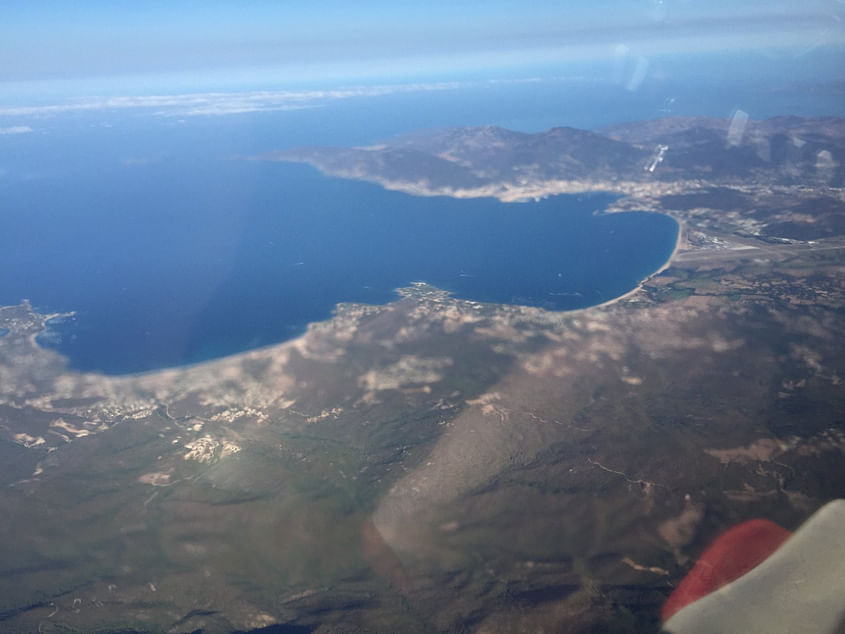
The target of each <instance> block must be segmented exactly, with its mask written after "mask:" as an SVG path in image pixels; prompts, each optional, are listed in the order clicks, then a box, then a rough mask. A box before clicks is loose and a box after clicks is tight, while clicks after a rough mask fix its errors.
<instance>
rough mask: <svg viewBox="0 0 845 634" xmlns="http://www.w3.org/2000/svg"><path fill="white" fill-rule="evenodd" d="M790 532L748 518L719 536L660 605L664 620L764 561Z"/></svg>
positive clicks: (763, 521)
mask: <svg viewBox="0 0 845 634" xmlns="http://www.w3.org/2000/svg"><path fill="white" fill-rule="evenodd" d="M790 535H791V533H790V532H789V531H788V530H786V529H785V528H781V527H780V526H778V525H777V524H775V523H774V522H770V521H769V520H762V519H757V520H748V521H747V522H743V523H742V524H737V525H736V526H734V527H733V528H729V529H728V530H726V531H725V532H724V533H722V534H721V535H719V537H717V538H716V541H714V542H713V543H712V544H710V546H709V547H708V548H707V550H705V551H704V553H703V554H702V555H701V557H700V558H699V559H698V561H697V562H696V564H695V566H693V567H692V570H690V571H689V572H688V573H687V576H686V577H684V578H683V580H682V581H681V583H680V584H679V585H678V587H677V588H675V591H674V592H673V593H672V594H671V595H670V596H669V598H668V599H667V600H666V603H664V604H663V610H662V611H661V616H662V617H663V621H664V622H665V621H667V620H669V618H670V617H671V616H672V615H673V614H675V612H677V611H678V610H680V609H681V608H683V607H684V606H686V605H688V604H689V603H692V602H693V601H696V600H698V599H700V598H701V597H703V596H705V595H708V594H710V593H711V592H713V591H714V590H717V589H718V588H721V587H722V586H724V585H725V584H728V583H730V582H731V581H733V580H734V579H738V578H739V577H741V576H742V575H744V574H745V573H746V572H748V571H749V570H751V569H752V568H754V567H755V566H757V565H758V564H760V563H762V562H763V561H765V560H766V559H767V558H768V556H769V555H771V554H772V553H773V552H775V551H776V550H777V549H778V548H779V547H780V545H781V544H782V543H783V542H785V541H786V540H787V538H788V537H789V536H790Z"/></svg>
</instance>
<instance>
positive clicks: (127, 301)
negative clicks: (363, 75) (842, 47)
mask: <svg viewBox="0 0 845 634" xmlns="http://www.w3.org/2000/svg"><path fill="white" fill-rule="evenodd" d="M487 90H488V93H487V94H486V95H485V94H480V93H477V94H476V93H472V91H470V92H456V93H448V94H447V93H432V94H417V95H407V94H399V95H391V96H385V97H379V98H367V99H350V100H346V101H338V102H337V103H329V104H327V105H326V106H325V107H322V108H313V109H307V110H298V111H287V112H263V113H252V114H242V115H229V116H209V117H186V118H177V117H165V116H155V115H152V114H150V113H149V112H147V111H131V110H122V111H97V112H78V113H65V114H62V115H57V116H50V117H43V118H42V119H40V120H37V121H33V122H27V124H28V125H31V126H32V127H33V128H34V129H35V132H33V133H29V134H20V135H9V136H6V137H0V168H2V169H3V172H2V174H3V176H2V177H0V195H1V196H2V232H0V304H4V305H5V304H16V303H18V302H20V301H21V299H23V298H29V299H30V300H31V301H32V302H33V304H34V305H35V306H36V307H37V308H38V309H40V310H41V311H63V312H64V311H75V313H76V315H75V317H74V318H72V319H70V320H67V321H65V322H64V323H60V324H54V325H53V327H52V328H51V330H50V332H49V333H48V334H47V336H44V337H42V342H43V343H44V345H49V346H52V347H55V348H56V349H57V350H59V351H60V352H61V353H63V354H65V355H67V356H68V357H69V359H70V364H71V366H72V367H74V368H78V369H81V370H96V371H101V372H105V373H109V374H123V373H130V372H139V371H146V370H152V369H157V368H162V367H169V366H174V365H181V364H187V363H194V362H199V361H202V360H206V359H210V358H215V357H219V356H223V355H227V354H231V353H235V352H239V351H243V350H246V349H250V348H254V347H258V346H264V345H268V344H272V343H277V342H280V341H284V340H286V339H290V338H292V337H294V336H296V335H298V334H300V333H302V332H303V331H304V330H305V328H306V326H307V324H308V323H310V322H313V321H318V320H323V319H326V318H328V317H330V315H331V313H332V310H333V308H334V307H335V305H336V304H337V303H338V302H370V303H383V302H388V301H391V300H392V299H394V298H395V297H396V295H395V289H396V288H398V287H402V286H407V285H409V284H410V283H411V282H414V281H424V282H428V283H430V284H433V285H435V286H438V287H440V288H443V289H446V290H448V291H451V292H453V293H454V294H455V295H456V296H458V297H461V298H469V299H474V300H480V301H486V302H504V303H517V304H527V305H535V306H543V307H546V308H549V309H553V310H566V309H573V308H579V307H584V306H590V305H595V304H598V303H601V302H603V301H606V300H609V299H612V298H614V297H617V296H619V295H621V294H623V293H625V292H627V291H628V290H630V289H631V288H633V287H634V286H635V285H636V284H637V283H638V282H639V281H640V280H642V279H643V278H644V277H646V276H647V275H648V274H650V273H651V272H653V271H654V270H656V269H658V268H659V267H660V266H661V265H662V264H663V263H664V262H665V261H666V259H667V257H668V256H669V254H670V253H671V251H672V249H673V247H674V243H675V239H676V235H677V225H676V223H675V222H674V221H673V220H671V219H669V218H667V217H665V216H662V215H658V214H651V213H645V212H644V213H629V214H614V215H602V214H600V213H598V214H597V213H595V212H596V211H601V210H602V209H603V208H604V207H605V206H606V204H607V203H608V202H609V201H610V200H611V199H612V198H611V197H610V196H609V195H589V196H557V197H552V198H549V199H546V200H543V201H540V202H531V203H518V204H503V203H500V202H498V201H495V200H492V199H483V200H472V201H465V200H464V201H461V200H454V199H448V198H422V197H413V196H409V195H406V194H402V193H397V192H389V191H385V190H383V189H382V188H380V187H378V186H376V185H372V184H367V183H362V182H355V181H349V180H342V179H334V178H327V177H324V176H322V175H321V174H320V173H318V172H317V171H316V170H314V169H312V168H310V167H307V166H302V165H293V164H285V163H277V162H262V161H249V160H241V159H240V158H239V157H243V156H249V155H254V154H258V153H261V152H266V151H270V150H274V149H279V148H285V147H291V146H296V145H305V144H333V145H350V144H364V143H372V142H374V141H377V140H379V139H381V138H385V137H387V136H389V135H391V134H395V133H397V132H402V131H408V130H413V129H418V128H425V127H436V126H443V125H472V124H481V123H493V124H501V125H511V126H512V127H515V128H519V129H528V130H531V129H538V130H539V129H544V128H546V127H548V126H549V125H555V124H567V125H581V126H583V127H590V126H597V125H601V124H604V123H613V122H615V121H623V120H626V119H636V118H644V117H648V116H660V114H664V113H661V112H660V111H659V110H660V106H661V104H664V103H665V100H663V96H662V95H657V94H655V95H652V96H651V97H649V96H648V95H644V94H638V95H636V96H635V97H636V99H634V98H632V100H629V103H628V104H627V106H626V108H627V109H625V108H623V107H622V105H620V106H619V107H618V109H617V111H604V112H602V113H601V117H603V119H602V118H601V117H599V118H597V115H595V113H594V111H593V110H591V109H590V107H589V104H590V102H589V100H581V101H580V102H576V100H574V99H573V100H572V101H571V102H570V103H568V104H567V103H563V102H561V103H560V105H559V107H557V108H556V107H555V106H554V105H553V104H554V100H553V99H551V100H550V98H549V97H550V95H549V94H548V91H547V93H546V94H544V95H541V94H540V93H539V92H538V93H537V94H536V95H534V96H535V97H536V98H537V99H538V102H537V103H540V104H541V105H540V106H538V107H536V108H533V109H532V108H531V107H526V106H525V105H524V104H525V103H526V102H525V99H526V98H527V97H531V96H532V94H533V93H532V91H539V90H540V88H537V87H534V86H533V85H529V86H528V87H525V86H520V87H516V88H515V87H502V88H498V87H494V88H489V89H487ZM490 90H493V91H498V92H496V94H495V95H492V96H493V97H495V96H498V97H499V98H498V99H493V98H491V94H490V92H489V91H490ZM526 95H527V97H526ZM541 96H542V97H543V99H542V100H540V97H541ZM593 98H594V99H596V100H600V99H606V102H607V103H611V100H610V95H604V96H603V97H602V96H601V95H599V96H596V95H593ZM637 99H639V101H637ZM520 103H521V104H523V105H520ZM577 104H580V105H577ZM638 108H639V110H638ZM704 110H707V108H704ZM722 110H724V112H722ZM705 114H716V115H718V114H721V115H723V116H727V115H729V114H730V111H729V104H728V103H727V102H726V103H723V104H722V103H718V104H715V105H714V104H711V105H710V106H709V111H706V112H705ZM771 114H775V113H771ZM591 117H592V120H590V118H591ZM13 123H14V122H8V123H5V124H4V125H11V124H13ZM645 211H647V210H645Z"/></svg>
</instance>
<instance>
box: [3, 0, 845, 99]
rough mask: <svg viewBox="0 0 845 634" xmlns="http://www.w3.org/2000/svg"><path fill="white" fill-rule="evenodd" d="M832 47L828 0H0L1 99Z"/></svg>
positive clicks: (844, 34) (522, 70)
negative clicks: (41, 91) (39, 90)
mask: <svg viewBox="0 0 845 634" xmlns="http://www.w3.org/2000/svg"><path fill="white" fill-rule="evenodd" d="M843 44H845V3H843V2H842V1H841V0H805V1H803V2H800V3H799V2H795V0H770V1H768V2H759V1H748V0H745V1H743V0H733V1H723V0H709V1H707V2H704V1H701V0H695V1H694V0H603V1H602V0H599V1H595V2H590V3H585V2H561V1H556V2H550V1H542V0H539V1H534V2H531V1H530V0H521V1H519V2H514V1H508V2H505V1H502V0H483V1H482V0H450V1H448V2H442V1H438V0H431V1H429V2H426V3H420V2H400V1H397V0H393V1H390V2H387V1H359V2H349V1H348V0H344V1H339V0H311V1H309V2H291V1H284V2H283V1H279V2H269V1H260V0H241V1H239V2H215V1H211V0H206V1H199V0H183V1H167V2H164V1H160V0H144V1H143V2H141V1H138V0H133V1H124V0H108V1H105V0H87V1H85V2H73V3H71V2H44V1H41V0H24V1H18V0H4V1H3V3H2V5H0V101H5V102H8V101H9V100H10V99H14V97H15V95H18V96H22V95H24V94H29V93H30V92H31V91H32V90H34V88H35V87H39V86H44V85H48V84H49V85H52V86H53V87H54V88H55V87H57V86H58V87H59V89H57V90H59V91H62V92H65V93H67V94H73V93H78V94H79V95H84V94H93V93H103V92H104V90H105V88H106V87H107V88H108V90H109V91H111V92H112V94H140V93H143V92H144V91H145V90H146V91H155V90H157V89H158V90H161V89H162V88H166V86H167V85H168V81H169V82H170V83H171V84H172V85H174V86H181V87H188V88H190V89H191V90H196V91H203V90H210V89H216V88H223V87H225V86H227V85H228V84H233V88H244V87H246V86H247V85H248V87H249V89H255V88H256V87H260V86H263V85H268V86H274V87H278V86H285V85H289V86H294V85H297V84H300V85H301V84H309V83H310V84H314V83H315V82H321V81H323V82H328V83H331V82H342V81H347V82H348V81H361V82H373V81H381V82H383V81H407V80H426V81H443V80H448V79H450V78H452V77H455V76H459V75H461V74H464V75H472V74H475V75H476V76H530V75H532V74H534V75H536V74H538V73H540V74H545V75H554V74H556V73H558V74H567V73H572V72H583V71H584V68H587V67H588V65H589V64H590V63H592V62H593V61H596V60H605V61H606V60H613V59H616V60H617V61H619V60H620V59H621V60H623V61H624V60H627V61H624V63H626V64H629V65H633V66H634V71H633V72H634V75H636V65H637V64H638V63H640V64H642V63H643V61H642V60H649V59H653V58H655V57H662V58H664V59H671V58H673V57H678V58H681V57H684V58H686V59H689V58H690V57H693V58H694V57H696V56H706V55H708V54H710V53H713V52H719V53H721V54H725V53H726V52H727V53H731V52H736V53H737V54H738V55H742V56H744V58H745V59H746V60H747V59H757V60H760V61H761V63H762V62H765V61H766V60H771V59H778V60H787V61H789V60H794V59H799V58H801V56H803V55H806V54H808V53H809V52H812V51H817V50H819V49H830V48H831V47H833V48H835V47H840V48H841V47H843ZM749 56H752V57H751V58H749ZM840 59H841V56H840ZM834 66H835V63H834ZM648 68H649V69H650V70H649V71H648V72H653V71H654V69H655V66H654V65H653V64H652V65H651V66H649V67H648ZM573 69H575V70H574V71H573ZM168 78H169V79H168ZM234 84H238V85H234Z"/></svg>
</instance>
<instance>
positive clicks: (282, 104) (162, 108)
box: [0, 82, 466, 134]
mask: <svg viewBox="0 0 845 634" xmlns="http://www.w3.org/2000/svg"><path fill="white" fill-rule="evenodd" d="M465 85H466V84H464V83H461V82H432V83H408V84H390V85H376V86H356V87H346V88H338V89H326V90H279V91H254V92H234V93H225V92H209V93H193V94H184V95H148V96H131V97H129V96H127V97H85V98H80V99H73V100H70V101H66V102H62V103H56V104H49V105H15V106H2V105H0V116H16V117H21V116H49V115H55V114H62V113H66V112H82V111H98V110H122V109H147V110H151V111H152V112H153V113H154V114H156V115H160V116H178V117H184V116H200V115H224V114H238V113H244V112H261V111H279V110H299V109H302V108H316V107H319V106H321V105H324V104H325V103H327V102H330V101H334V100H337V99H349V98H352V97H379V96H383V95H390V94H396V93H411V92H421V91H436V90H453V89H456V88H460V87H462V86H465ZM4 131H5V132H4ZM30 131H31V129H30V128H28V127H27V126H15V127H13V128H0V134H3V133H5V134H14V133H17V132H30Z"/></svg>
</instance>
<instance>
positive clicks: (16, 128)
mask: <svg viewBox="0 0 845 634" xmlns="http://www.w3.org/2000/svg"><path fill="white" fill-rule="evenodd" d="M33 131H34V130H33V129H32V128H30V127H29V126H28V125H13V126H10V127H8V128H0V136H2V135H4V134H26V133H27V132H33Z"/></svg>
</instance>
